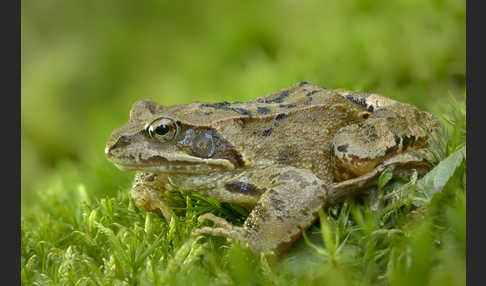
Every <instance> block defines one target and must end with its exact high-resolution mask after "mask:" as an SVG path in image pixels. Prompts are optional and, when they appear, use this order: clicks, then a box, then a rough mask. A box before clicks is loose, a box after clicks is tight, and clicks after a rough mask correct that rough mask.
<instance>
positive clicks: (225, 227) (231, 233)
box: [192, 213, 245, 243]
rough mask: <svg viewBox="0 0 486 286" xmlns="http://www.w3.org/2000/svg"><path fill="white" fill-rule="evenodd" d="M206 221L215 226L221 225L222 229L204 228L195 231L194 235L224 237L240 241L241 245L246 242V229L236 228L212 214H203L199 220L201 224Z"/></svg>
mask: <svg viewBox="0 0 486 286" xmlns="http://www.w3.org/2000/svg"><path fill="white" fill-rule="evenodd" d="M205 220H209V221H212V222H213V223H214V224H216V225H219V226H220V227H202V228H198V229H195V230H193V232H192V234H194V235H198V234H210V235H214V236H222V237H227V238H230V239H233V240H236V241H239V242H240V243H241V242H244V241H245V239H244V232H245V229H244V228H242V227H238V226H234V225H232V224H231V223H229V222H227V221H226V220H225V219H223V218H220V217H217V216H215V215H213V214H212V213H206V214H203V215H201V216H200V217H199V218H198V221H199V222H203V221H205Z"/></svg>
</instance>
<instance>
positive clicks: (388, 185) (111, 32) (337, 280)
mask: <svg viewBox="0 0 486 286" xmlns="http://www.w3.org/2000/svg"><path fill="white" fill-rule="evenodd" d="M278 3H279V4H278V5H277V4H276V2H270V1H242V2H234V3H232V2H231V1H230V2H227V1H226V2H223V1H204V2H201V1H184V2H177V1H170V2H169V1H143V2H133V1H114V0H108V1H102V2H100V1H93V0H87V1H83V2H82V3H77V2H70V1H60V0H54V1H49V2H45V1H44V2H39V1H30V0H28V1H22V119H21V120H22V122H21V124H22V131H21V132H22V146H21V148H22V218H21V248H22V249H21V275H22V285H159V284H169V285H186V284H189V285H206V284H208V283H211V285H213V284H214V285H259V284H264V285H309V284H311V285H465V271H466V191H465V190H466V186H465V178H466V170H465V160H466V159H465V153H466V152H465V147H464V145H465V142H466V139H465V123H466V112H465V100H466V99H465V96H464V97H462V96H461V95H463V94H464V90H465V88H464V87H465V2H461V1H452V0H450V1H449V0H443V1H441V0H434V1H419V0H399V1H351V0H345V1H327V2H324V1H322V2H321V1H281V2H278ZM302 80H307V81H311V82H314V83H316V84H318V85H322V86H325V87H329V88H339V87H341V88H348V89H352V90H361V91H373V92H376V93H381V94H383V95H387V96H390V97H392V98H395V99H397V100H400V101H404V102H408V103H412V104H414V105H416V106H418V107H420V108H423V109H426V110H429V111H431V112H432V113H434V114H435V115H437V116H438V117H440V118H441V119H442V120H443V122H444V126H445V127H446V130H445V133H444V137H443V141H441V142H437V143H438V147H437V156H438V157H439V158H441V159H442V161H441V164H440V165H439V166H438V168H437V170H436V171H434V172H431V173H430V175H428V176H427V177H425V178H423V179H421V180H415V179H414V178H412V180H411V182H407V181H403V180H399V179H393V180H388V178H389V177H387V175H386V173H385V174H384V175H383V176H382V181H381V183H382V184H381V185H380V190H379V192H378V193H379V194H380V195H379V198H380V199H378V200H376V199H372V198H367V197H365V198H361V199H357V200H356V201H349V202H346V203H344V204H340V205H338V206H336V207H333V208H331V209H329V210H327V211H325V212H322V213H321V216H320V220H319V221H318V222H316V224H314V225H313V226H312V227H311V228H310V229H309V230H308V231H307V232H306V235H305V236H304V237H302V238H301V239H299V240H298V241H297V242H296V243H295V244H294V245H293V246H292V248H291V249H290V251H289V252H288V253H287V254H286V255H285V256H283V257H282V259H281V261H280V262H278V263H275V262H272V261H267V260H266V259H265V258H264V257H254V256H252V255H251V254H250V253H249V252H248V251H247V250H245V249H244V248H242V247H240V246H238V245H236V244H234V243H231V242H227V241H226V240H225V239H222V238H217V237H208V236H200V237H193V236H191V235H190V232H191V230H192V229H194V228H195V227H196V226H197V216H198V215H200V214H202V213H205V212H213V213H215V214H216V215H219V216H222V217H225V218H226V219H228V220H229V221H231V222H233V223H235V224H241V223H242V222H243V220H244V217H245V215H246V210H245V209H241V208H238V207H237V206H231V205H228V204H221V203H219V202H216V201H213V200H210V199H207V198H204V197H201V196H199V195H197V194H195V193H191V192H186V191H182V190H181V191H180V192H178V193H175V194H172V195H171V197H170V199H171V201H172V205H173V206H174V210H175V212H176V213H177V215H178V218H177V219H175V220H173V221H172V222H171V223H170V224H169V223H167V222H166V221H165V220H164V219H163V218H161V217H160V216H158V215H156V214H153V213H147V212H143V211H140V210H138V209H136V208H135V207H134V206H133V204H132V202H131V201H130V200H129V196H128V190H129V188H130V183H131V180H132V178H133V175H134V174H133V173H125V172H121V171H119V170H118V169H116V168H115V167H114V166H112V165H110V164H109V162H107V161H106V159H105V158H104V154H103V149H104V144H105V141H106V140H107V138H108V136H109V134H110V132H111V131H112V130H113V129H114V128H116V127H118V126H120V125H121V124H123V123H124V122H125V121H126V120H127V118H128V111H129V108H130V106H131V104H132V103H133V102H134V101H136V100H137V99H140V98H152V99H153V100H155V101H157V102H159V103H161V104H164V105H170V104H177V103H186V102H190V101H194V100H199V101H223V100H227V101H236V100H239V101H244V100H249V99H252V98H255V97H257V96H262V95H265V94H266V93H268V92H272V91H275V90H278V89H281V88H285V87H288V86H290V85H292V84H294V83H296V82H298V81H302ZM444 184H445V186H444ZM438 190H441V191H440V192H438Z"/></svg>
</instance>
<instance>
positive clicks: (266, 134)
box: [262, 128, 272, 136]
mask: <svg viewBox="0 0 486 286" xmlns="http://www.w3.org/2000/svg"><path fill="white" fill-rule="evenodd" d="M271 134H272V128H270V129H267V130H263V132H262V136H270V135H271Z"/></svg>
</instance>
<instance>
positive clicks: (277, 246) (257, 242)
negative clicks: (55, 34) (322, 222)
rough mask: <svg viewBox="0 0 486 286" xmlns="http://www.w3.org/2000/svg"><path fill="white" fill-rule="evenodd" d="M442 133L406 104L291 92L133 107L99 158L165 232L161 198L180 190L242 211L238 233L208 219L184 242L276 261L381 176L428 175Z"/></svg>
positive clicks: (300, 87) (166, 208)
mask: <svg viewBox="0 0 486 286" xmlns="http://www.w3.org/2000/svg"><path fill="white" fill-rule="evenodd" d="M439 127H440V123H439V121H438V120H437V119H436V117H434V116H433V115H432V114H430V113H428V112H426V111H422V110H419V109H418V108H416V107H415V106H413V105H410V104H407V103H402V102H399V101H396V100H393V99H391V98H388V97H385V96H382V95H379V94H375V93H366V92H356V91H350V90H346V89H341V88H338V89H328V88H323V87H319V86H318V85H315V84H313V83H310V82H299V83H296V84H294V85H292V86H291V87H289V88H284V89H281V90H278V91H276V92H273V93H270V94H268V95H265V96H263V97H258V98H256V99H253V100H250V101H247V102H239V101H235V102H227V101H224V102H198V101H196V102H192V103H185V104H177V105H170V106H164V105H159V104H157V103H156V102H154V101H152V100H150V99H142V100H139V101H137V102H135V103H134V104H133V106H132V108H131V110H130V115H129V121H128V122H127V123H126V124H124V125H122V126H121V127H120V128H118V129H116V130H114V131H113V133H112V134H111V136H110V138H109V140H108V142H107V144H106V147H105V155H106V158H107V159H108V160H109V161H110V162H112V163H113V164H114V165H115V166H116V167H118V168H119V169H120V170H122V171H135V172H136V175H135V179H134V182H133V186H132V188H131V190H130V196H131V199H132V200H133V202H134V204H135V205H136V206H137V207H138V208H140V209H144V210H147V211H153V212H157V213H159V214H160V215H161V216H163V217H164V218H165V219H166V220H168V221H170V220H171V219H172V218H173V217H174V216H175V214H174V212H173V211H172V210H171V207H170V205H169V203H168V201H167V199H166V196H165V193H166V192H171V191H175V190H178V189H183V190H190V191H193V192H197V193H199V194H201V195H203V196H206V197H209V198H212V199H214V200H217V201H219V202H221V203H229V204H236V205H241V206H245V207H247V208H248V209H249V210H250V212H249V215H248V217H246V219H245V221H244V223H243V225H241V226H238V225H234V224H232V223H230V222H228V221H227V220H225V219H224V218H221V217H218V216H216V215H214V214H212V213H205V214H202V215H200V216H199V217H198V221H199V222H200V223H201V224H199V225H198V228H196V229H195V230H193V232H192V234H193V235H203V234H206V235H212V236H221V237H226V238H228V239H230V240H233V241H236V242H238V243H239V244H241V245H245V246H247V247H248V248H249V249H250V250H251V251H252V252H253V253H255V254H258V253H262V252H265V253H271V254H274V255H280V254H282V253H283V252H285V251H286V250H287V249H288V248H289V247H290V246H291V245H292V244H293V242H295V241H296V240H297V239H298V238H299V237H300V236H301V234H302V233H303V232H304V231H306V229H308V228H309V227H310V226H311V225H312V224H313V223H314V221H315V220H316V219H317V218H318V217H319V211H320V210H321V209H326V208H329V207H330V206H334V205H336V204H337V203H339V202H343V201H345V200H346V199H348V198H351V197H355V196H359V195H362V194H365V193H366V192H367V190H370V188H373V187H375V186H376V185H377V182H378V179H379V176H380V174H382V173H383V172H384V171H385V170H390V171H391V172H392V174H393V176H394V177H397V176H398V177H410V176H412V174H413V173H415V174H418V176H423V175H424V174H426V173H427V172H428V171H429V170H430V169H431V168H433V166H434V165H435V164H437V159H436V158H435V156H434V154H433V152H432V150H431V144H432V141H433V140H435V139H437V136H438V130H439ZM208 223H209V224H208Z"/></svg>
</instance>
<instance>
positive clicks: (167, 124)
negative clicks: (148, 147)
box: [145, 116, 180, 141]
mask: <svg viewBox="0 0 486 286" xmlns="http://www.w3.org/2000/svg"><path fill="white" fill-rule="evenodd" d="M145 131H147V133H148V134H149V136H150V137H151V138H157V139H159V140H161V141H170V140H172V139H174V138H175V137H176V136H177V135H178V134H179V132H180V127H179V124H177V122H176V121H175V120H174V119H172V118H170V117H166V116H162V117H158V118H156V119H154V120H152V121H151V122H150V123H147V124H146V125H145Z"/></svg>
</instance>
